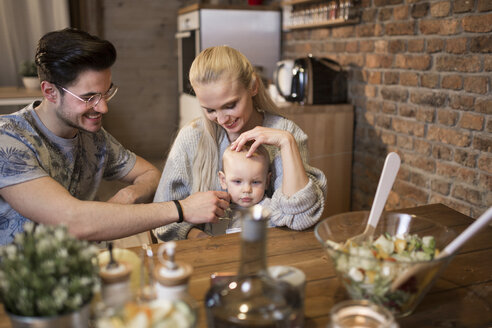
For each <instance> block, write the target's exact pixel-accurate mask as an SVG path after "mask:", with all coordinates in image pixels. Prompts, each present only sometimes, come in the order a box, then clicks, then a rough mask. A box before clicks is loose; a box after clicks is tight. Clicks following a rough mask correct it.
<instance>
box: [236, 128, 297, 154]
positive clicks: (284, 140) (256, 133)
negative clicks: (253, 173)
mask: <svg viewBox="0 0 492 328" xmlns="http://www.w3.org/2000/svg"><path fill="white" fill-rule="evenodd" d="M252 140H254V142H253V144H252V145H251V147H250V149H249V151H248V153H247V154H246V157H250V156H251V155H252V154H253V153H254V152H255V151H256V149H257V148H258V146H259V145H261V144H266V145H272V146H277V147H279V148H280V151H282V150H283V149H284V150H285V149H286V148H287V147H290V148H291V147H294V148H295V151H297V152H299V150H298V149H297V144H296V142H295V139H294V136H292V134H291V133H290V132H288V131H285V130H278V129H272V128H266V127H263V126H257V127H255V128H254V129H251V130H249V131H246V132H243V133H241V135H240V136H239V137H238V138H237V139H236V140H234V142H232V143H231V149H232V150H237V151H240V150H241V149H242V147H243V146H244V145H245V144H246V143H247V142H249V141H252Z"/></svg>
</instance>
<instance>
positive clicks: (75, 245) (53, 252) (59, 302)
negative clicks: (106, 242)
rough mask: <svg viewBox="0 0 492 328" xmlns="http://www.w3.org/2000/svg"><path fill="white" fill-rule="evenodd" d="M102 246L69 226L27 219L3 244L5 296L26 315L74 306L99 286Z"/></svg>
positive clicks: (0, 273)
mask: <svg viewBox="0 0 492 328" xmlns="http://www.w3.org/2000/svg"><path fill="white" fill-rule="evenodd" d="M97 253H98V248H97V247H96V246H94V245H91V244H90V243H89V242H87V241H82V240H78V239H76V238H75V237H73V236H71V235H69V234H68V231H67V228H66V227H65V226H61V225H60V226H47V225H41V224H39V225H35V224H34V223H32V222H28V223H26V224H25V225H24V232H23V233H19V234H17V235H16V236H15V239H14V242H13V243H12V244H9V245H6V246H2V247H1V248H0V301H1V302H2V303H3V304H4V306H5V308H6V310H7V311H8V312H10V313H12V314H16V315H21V316H52V315H59V314H65V313H69V312H73V311H74V310H76V309H79V308H80V307H81V306H82V305H84V304H86V303H88V302H89V301H90V300H91V299H92V296H93V294H94V292H95V291H96V290H97V289H98V288H99V287H100V280H99V265H98V262H97Z"/></svg>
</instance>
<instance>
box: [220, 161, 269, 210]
mask: <svg viewBox="0 0 492 328" xmlns="http://www.w3.org/2000/svg"><path fill="white" fill-rule="evenodd" d="M219 178H220V183H221V185H222V188H224V189H227V191H228V192H229V195H230V196H231V201H232V202H233V203H235V204H237V205H239V206H241V207H250V206H253V205H255V204H257V203H258V202H260V201H261V200H262V199H263V195H264V193H265V190H266V188H267V186H268V183H269V175H268V169H267V168H265V164H264V161H263V160H260V159H258V158H254V157H253V158H246V156H245V153H235V154H233V155H232V156H230V157H228V158H227V159H226V160H225V161H224V171H221V172H219Z"/></svg>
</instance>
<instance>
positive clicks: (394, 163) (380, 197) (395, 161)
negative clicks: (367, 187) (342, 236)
mask: <svg viewBox="0 0 492 328" xmlns="http://www.w3.org/2000/svg"><path fill="white" fill-rule="evenodd" d="M400 163H401V160H400V156H398V154H397V153H393V152H391V153H389V154H388V156H386V160H385V161H384V167H383V171H382V173H381V177H380V178H379V183H378V188H377V190H376V196H375V197H374V201H373V203H372V207H371V212H370V213H369V219H368V220H367V226H366V229H365V230H364V232H363V233H361V234H359V235H357V236H353V237H351V238H349V239H347V241H346V242H345V245H349V244H350V243H355V244H358V245H360V244H362V243H363V242H364V241H366V240H369V238H371V237H372V235H373V234H374V231H375V230H376V226H377V225H378V222H379V218H380V217H381V213H382V212H383V209H384V205H386V200H387V199H388V195H389V193H390V191H391V188H392V187H393V183H394V182H395V178H396V174H397V173H398V170H399V169H400Z"/></svg>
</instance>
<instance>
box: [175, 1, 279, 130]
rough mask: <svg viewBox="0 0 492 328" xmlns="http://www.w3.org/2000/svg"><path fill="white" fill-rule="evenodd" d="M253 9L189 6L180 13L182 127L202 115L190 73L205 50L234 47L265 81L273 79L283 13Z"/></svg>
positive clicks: (179, 72)
mask: <svg viewBox="0 0 492 328" xmlns="http://www.w3.org/2000/svg"><path fill="white" fill-rule="evenodd" d="M254 7H255V6H251V7H247V6H245V7H244V9H238V6H234V7H232V9H223V8H220V9H219V8H208V7H207V8H200V7H199V6H190V8H188V9H187V8H184V9H182V10H180V11H179V12H178V27H177V33H176V39H177V41H178V81H179V112H180V122H179V127H180V128H181V127H182V126H183V125H184V124H186V123H187V122H189V121H190V120H192V119H193V118H195V117H197V116H199V115H201V109H200V105H199V104H198V101H197V100H196V98H195V97H194V96H193V92H192V90H191V85H190V83H189V80H188V72H189V69H190V66H191V63H192V62H193V59H194V58H195V57H196V55H198V54H199V53H200V52H201V51H202V50H203V49H206V48H208V47H211V46H217V45H227V46H230V47H232V48H235V49H237V50H239V51H241V52H242V53H243V54H244V55H245V56H246V57H247V58H248V59H249V61H250V62H251V63H252V64H253V66H255V67H257V68H258V69H259V70H260V71H261V72H262V76H263V77H264V78H266V79H270V80H271V79H272V78H273V72H274V70H275V67H276V63H277V62H278V61H279V60H280V50H281V49H280V41H281V11H280V10H279V9H276V8H270V7H264V8H260V9H254ZM262 7H263V6H262Z"/></svg>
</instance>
